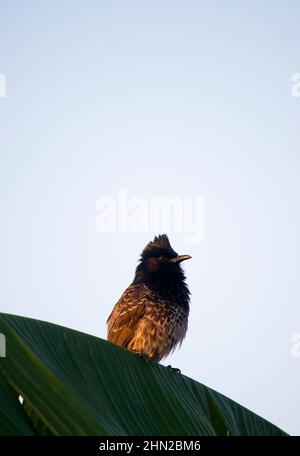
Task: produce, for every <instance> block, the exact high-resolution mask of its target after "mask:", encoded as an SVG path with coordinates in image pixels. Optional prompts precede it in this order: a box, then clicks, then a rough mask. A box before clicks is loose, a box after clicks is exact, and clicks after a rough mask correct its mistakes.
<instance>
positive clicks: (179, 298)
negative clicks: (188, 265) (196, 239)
mask: <svg viewBox="0 0 300 456" xmlns="http://www.w3.org/2000/svg"><path fill="white" fill-rule="evenodd" d="M189 258H191V257H190V256H189V255H182V256H178V254H177V253H176V252H175V251H174V250H173V249H172V247H171V245H170V242H169V239H168V237H167V236H166V235H160V236H158V237H155V238H154V240H153V241H152V242H149V244H147V246H146V247H145V248H144V250H143V252H142V254H141V258H140V262H139V265H138V266H137V268H136V273H135V277H134V280H133V282H132V284H131V285H129V287H128V288H127V289H126V290H125V292H124V293H123V295H122V296H121V298H120V299H119V301H118V302H117V304H116V305H115V306H114V308H113V311H112V313H111V314H110V316H109V318H108V320H107V326H108V335H107V338H108V340H109V341H111V342H114V343H116V344H118V345H121V346H122V347H126V348H128V349H129V350H132V351H135V352H138V353H140V354H143V355H146V356H147V357H148V358H150V359H152V360H154V361H157V362H159V361H160V360H161V359H162V358H164V357H166V356H167V355H168V354H169V353H170V352H171V351H173V350H174V349H175V347H176V346H177V345H178V344H179V345H181V343H182V341H183V339H184V337H185V335H186V331H187V327H188V316H189V301H190V293H189V290H188V287H187V285H186V283H185V275H184V273H183V270H182V268H181V266H180V263H181V261H184V260H187V259H189Z"/></svg>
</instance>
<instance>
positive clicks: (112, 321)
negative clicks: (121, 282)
mask: <svg viewBox="0 0 300 456" xmlns="http://www.w3.org/2000/svg"><path fill="white" fill-rule="evenodd" d="M150 294H151V292H150V290H149V288H148V287H147V286H146V285H143V284H134V285H133V284H132V285H130V286H129V287H128V288H127V290H125V291H124V293H123V295H122V296H121V298H120V299H119V301H118V302H117V304H116V305H115V307H114V308H113V311H112V313H111V314H110V316H109V317H108V319H107V339H108V340H109V341H110V342H114V343H115V344H118V345H121V346H123V347H126V345H127V344H128V342H129V341H130V339H131V337H132V336H133V333H134V330H135V328H136V325H137V324H138V322H139V320H140V318H142V316H143V315H144V313H145V310H146V304H147V301H149V299H150Z"/></svg>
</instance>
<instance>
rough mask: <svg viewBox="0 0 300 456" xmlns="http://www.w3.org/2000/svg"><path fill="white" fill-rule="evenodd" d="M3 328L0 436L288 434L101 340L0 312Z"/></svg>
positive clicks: (227, 400)
mask: <svg viewBox="0 0 300 456" xmlns="http://www.w3.org/2000/svg"><path fill="white" fill-rule="evenodd" d="M0 333H2V334H4V336H5V338H6V357H3V358H0V435H77V436H78V435H97V436H106V435H107V436H113V435H116V436H117V435H118V436H127V435H131V436H132V435H136V436H144V435H147V436H158V435H160V436H172V435H177V436H204V435H211V436H214V435H252V436H254V435H287V434H285V432H283V431H282V430H280V429H279V428H277V427H276V426H274V425H273V424H271V423H269V422H268V421H266V420H264V419H263V418H261V417H259V416H258V415H256V414H254V413H252V412H250V411H249V410H247V409H246V408H244V407H242V406H240V405H238V404H237V403H236V402H234V401H232V400H230V399H228V398H227V397H225V396H223V395H222V394H219V393H217V392H216V391H213V390H212V389H210V388H208V387H206V386H204V385H201V384H200V383H198V382H196V381H195V380H192V379H190V378H188V377H186V376H184V375H182V374H179V373H177V372H175V371H174V370H171V369H170V368H167V367H164V366H162V365H159V364H157V363H153V362H151V361H148V362H145V361H144V360H143V359H141V358H140V357H139V356H138V355H136V354H135V353H131V352H129V351H128V350H125V349H123V348H121V347H118V346H116V345H114V344H112V343H110V342H107V341H105V340H102V339H98V338H96V337H93V336H89V335H86V334H83V333H80V332H78V331H74V330H71V329H67V328H64V327H61V326H57V325H53V324H51V323H46V322H41V321H38V320H32V319H29V318H23V317H18V316H13V315H7V314H0ZM21 402H22V403H21Z"/></svg>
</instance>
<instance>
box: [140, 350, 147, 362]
mask: <svg viewBox="0 0 300 456" xmlns="http://www.w3.org/2000/svg"><path fill="white" fill-rule="evenodd" d="M138 355H139V357H140V358H142V359H143V360H144V361H145V363H147V362H148V361H149V358H148V356H147V355H146V353H144V352H138Z"/></svg>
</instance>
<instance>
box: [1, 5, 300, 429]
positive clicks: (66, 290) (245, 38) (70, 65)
mask: <svg viewBox="0 0 300 456" xmlns="http://www.w3.org/2000/svg"><path fill="white" fill-rule="evenodd" d="M299 22H300V4H299V2H298V1H287V2H278V1H264V2H261V1H251V2H250V1H248V2H242V1H239V2H238V1H235V2H234V1H228V2H222V1H221V0H220V1H210V2H202V1H181V2H179V1H162V2H161V1H160V2H159V1H152V2H149V1H100V0H99V1H57V0H56V1H52V2H50V1H48V2H40V1H30V0H29V1H27V2H23V1H11V2H8V1H6V2H4V1H1V2H0V73H3V74H5V77H6V81H7V96H6V98H0V157H1V162H0V164H1V167H0V191H1V199H0V214H1V223H0V235H1V237H0V239H1V257H0V309H1V311H4V312H10V313H14V314H20V315H25V316H30V317H34V318H39V319H42V320H47V321H52V322H54V323H59V324H62V325H66V326H69V327H72V328H75V329H78V330H81V331H84V332H86V333H90V334H95V335H97V336H100V337H105V335H106V329H105V321H106V318H107V316H108V314H109V312H110V310H111V309H112V306H113V305H114V303H115V302H116V300H117V299H118V298H119V296H120V295H121V293H122V292H123V290H124V289H125V288H126V286H127V285H128V284H129V283H130V281H131V280H132V277H133V273H134V268H135V266H136V261H137V258H138V255H139V253H140V251H141V249H142V248H143V246H144V244H145V243H146V242H148V241H149V240H150V239H151V238H152V237H153V236H152V234H151V233H142V234H132V233H122V234H121V233H114V234H106V233H102V234H101V233H99V232H97V230H96V217H97V211H96V202H97V200H98V198H99V197H101V196H114V195H116V194H117V192H118V190H119V189H120V188H126V189H127V190H128V193H129V194H130V195H131V196H145V197H151V196H170V197H172V196H179V197H180V196H192V197H197V196H201V197H204V199H205V232H206V234H205V241H204V242H203V243H201V244H188V243H186V242H185V236H184V234H183V233H182V234H173V235H172V234H171V235H170V238H171V241H172V244H173V246H174V248H175V249H176V250H178V251H179V252H181V253H187V254H191V255H192V257H193V259H192V260H191V261H189V262H187V263H186V264H185V270H186V274H187V277H188V283H189V285H190V289H191V291H192V303H191V319H190V328H189V332H188V336H187V338H186V340H185V342H184V343H183V345H182V348H181V350H180V351H179V352H176V354H174V355H173V357H172V358H169V359H167V360H166V363H167V364H169V363H170V362H171V363H172V365H174V366H177V367H180V368H181V370H182V371H183V373H185V374H187V375H189V376H191V377H193V378H195V379H196V380H198V381H200V382H202V383H205V384H207V385H209V386H210V387H212V388H215V389H217V390H218V391H220V392H222V393H224V394H226V395H227V396H229V397H231V398H233V399H235V400H236V401H238V402H240V403H241V404H243V405H245V406H247V407H248V408H250V409H251V410H253V411H255V412H257V413H259V414H261V415H262V416H264V417H265V418H267V419H269V420H270V421H272V422H274V423H275V424H277V425H279V426H280V427H282V428H283V429H284V430H286V431H287V432H290V433H294V434H296V433H297V434H299V433H300V424H299V408H300V390H299V380H300V375H299V374H300V357H299V358H293V357H292V354H291V348H292V342H291V337H292V335H293V334H294V333H297V332H300V310H299V298H300V284H299V257H300V242H299V232H300V220H299V193H300V183H299V171H300V166H299V165H300V157H299V153H300V147H299V146H300V132H299V130H300V129H299V118H300V98H293V97H292V96H291V77H292V75H293V74H294V73H297V72H300V41H299Z"/></svg>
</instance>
